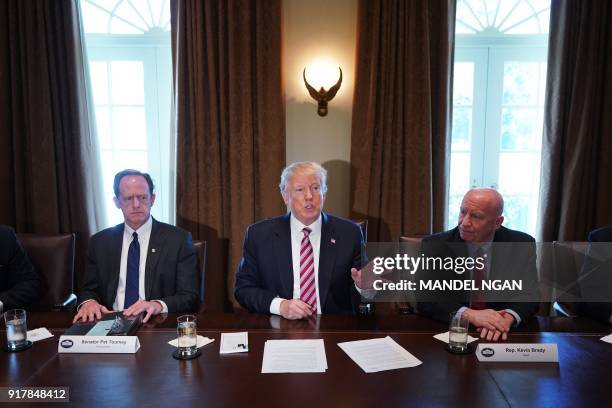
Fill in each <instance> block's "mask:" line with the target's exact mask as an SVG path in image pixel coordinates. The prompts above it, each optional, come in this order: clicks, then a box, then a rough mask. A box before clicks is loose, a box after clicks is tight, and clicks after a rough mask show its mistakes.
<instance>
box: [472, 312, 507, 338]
mask: <svg viewBox="0 0 612 408" xmlns="http://www.w3.org/2000/svg"><path fill="white" fill-rule="evenodd" d="M506 314H507V313H506V312H504V311H502V312H498V311H496V310H493V309H485V310H474V309H469V308H468V309H466V310H465V311H464V312H463V316H465V318H466V319H467V320H468V321H469V322H470V323H472V324H473V325H474V326H476V327H477V328H483V329H487V331H489V330H493V331H495V330H498V331H500V332H502V333H507V332H508V331H509V330H510V325H511V324H512V322H511V323H510V324H508V321H507V320H506V319H507V318H504V316H505V315H506ZM510 316H512V315H510Z"/></svg>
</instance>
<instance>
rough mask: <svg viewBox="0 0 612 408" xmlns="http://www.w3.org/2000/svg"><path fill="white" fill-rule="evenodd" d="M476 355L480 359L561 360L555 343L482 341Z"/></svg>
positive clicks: (532, 361)
mask: <svg viewBox="0 0 612 408" xmlns="http://www.w3.org/2000/svg"><path fill="white" fill-rule="evenodd" d="M476 357H477V358H478V361H508V362H522V363H558V362H559V353H558V352H557V345H556V344H554V343H546V344H541V343H480V344H478V347H477V348H476Z"/></svg>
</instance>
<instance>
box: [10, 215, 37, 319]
mask: <svg viewBox="0 0 612 408" xmlns="http://www.w3.org/2000/svg"><path fill="white" fill-rule="evenodd" d="M43 288H44V284H43V280H42V279H41V277H40V275H39V274H38V273H37V272H36V270H35V269H34V267H33V266H32V263H30V260H29V259H28V256H27V255H26V253H25V251H24V250H23V248H22V247H21V244H19V241H17V237H16V236H15V232H14V231H13V230H12V229H11V228H9V227H6V226H3V225H0V301H2V303H3V305H4V310H5V311H7V310H10V309H21V308H27V307H28V306H29V305H31V304H32V303H34V302H35V301H36V300H38V299H39V298H40V297H41V296H42V294H43Z"/></svg>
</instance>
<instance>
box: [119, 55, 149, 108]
mask: <svg viewBox="0 0 612 408" xmlns="http://www.w3.org/2000/svg"><path fill="white" fill-rule="evenodd" d="M111 81H112V82H111V83H112V95H113V99H112V101H113V103H114V104H120V105H143V104H144V69H143V66H142V62H141V61H113V62H111Z"/></svg>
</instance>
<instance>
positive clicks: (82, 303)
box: [76, 299, 96, 312]
mask: <svg viewBox="0 0 612 408" xmlns="http://www.w3.org/2000/svg"><path fill="white" fill-rule="evenodd" d="M95 300H96V299H87V300H84V301H82V302H81V303H80V304H79V305H78V306H77V308H76V310H77V312H78V311H79V309H80V308H81V307H82V306H83V305H84V304H85V303H87V302H94V301H95Z"/></svg>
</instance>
